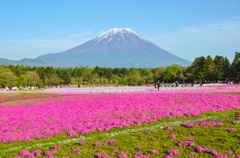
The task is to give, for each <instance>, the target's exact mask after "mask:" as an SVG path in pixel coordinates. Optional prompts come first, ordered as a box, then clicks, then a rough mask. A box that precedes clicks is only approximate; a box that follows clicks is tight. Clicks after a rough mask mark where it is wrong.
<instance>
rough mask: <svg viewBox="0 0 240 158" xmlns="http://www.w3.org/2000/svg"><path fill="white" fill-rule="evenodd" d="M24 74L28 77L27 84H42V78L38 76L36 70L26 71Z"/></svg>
mask: <svg viewBox="0 0 240 158" xmlns="http://www.w3.org/2000/svg"><path fill="white" fill-rule="evenodd" d="M26 76H27V79H28V85H29V86H38V85H42V80H41V79H40V77H39V75H38V73H37V72H36V71H27V72H26Z"/></svg>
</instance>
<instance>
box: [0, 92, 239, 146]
mask: <svg viewBox="0 0 240 158" xmlns="http://www.w3.org/2000/svg"><path fill="white" fill-rule="evenodd" d="M31 101H32V102H31V104H29V102H28V105H27V106H25V105H24V102H23V101H22V102H21V103H20V104H19V105H14V106H11V105H6V104H2V105H1V106H0V114H1V115H0V141H1V142H3V143H8V142H14V141H21V140H22V141H30V140H33V139H42V138H50V137H52V136H54V135H57V134H62V133H63V132H66V133H67V134H68V135H69V136H75V135H79V134H85V133H88V132H94V131H96V130H99V131H105V130H110V129H112V128H122V127H125V126H133V125H137V124H141V123H149V122H153V121H156V120H160V119H162V118H175V117H181V116H187V117H192V116H197V115H199V114H202V113H204V112H215V111H223V110H231V109H238V108H240V96H239V95H230V94H211V93H183V92H182V93H179V92H178V93H167V92H166V93H163V92H161V93H158V92H145V93H99V94H78V95H76V94H75V95H70V94H69V95H67V94H65V95H62V96H58V97H52V98H48V99H43V100H40V101H39V98H37V99H36V101H35V100H34V99H32V100H31Z"/></svg>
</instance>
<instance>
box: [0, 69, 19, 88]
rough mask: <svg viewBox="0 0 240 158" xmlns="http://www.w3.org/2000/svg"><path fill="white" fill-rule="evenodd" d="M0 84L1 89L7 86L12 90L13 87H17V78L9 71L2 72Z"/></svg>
mask: <svg viewBox="0 0 240 158" xmlns="http://www.w3.org/2000/svg"><path fill="white" fill-rule="evenodd" d="M0 83H1V85H2V87H6V86H8V87H9V88H12V87H14V86H17V85H16V83H17V77H16V76H15V75H14V74H13V73H12V71H10V70H9V71H5V72H2V73H1V74H0Z"/></svg>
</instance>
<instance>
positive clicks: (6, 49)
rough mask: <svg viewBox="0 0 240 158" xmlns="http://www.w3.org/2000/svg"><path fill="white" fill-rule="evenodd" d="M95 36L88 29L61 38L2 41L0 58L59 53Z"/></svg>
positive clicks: (0, 43)
mask: <svg viewBox="0 0 240 158" xmlns="http://www.w3.org/2000/svg"><path fill="white" fill-rule="evenodd" d="M55 33H56V32H55ZM59 34H60V31H59ZM95 36H96V35H95V34H93V33H92V32H91V31H86V32H80V33H75V34H70V35H66V36H64V37H61V38H52V39H38V38H36V39H22V40H5V41H0V54H1V56H0V58H6V59H15V60H19V59H22V58H26V57H27V58H36V57H38V56H39V55H42V54H47V53H58V52H62V51H65V50H67V49H70V48H73V47H75V46H78V45H80V44H82V43H84V42H86V41H88V40H90V39H92V38H94V37H95Z"/></svg>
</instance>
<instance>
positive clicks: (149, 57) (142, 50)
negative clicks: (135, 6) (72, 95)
mask: <svg viewBox="0 0 240 158" xmlns="http://www.w3.org/2000/svg"><path fill="white" fill-rule="evenodd" d="M34 60H37V61H38V62H37V63H40V64H42V65H46V64H47V65H51V66H61V67H70V66H71V67H74V66H89V67H95V66H102V67H146V68H154V67H158V66H169V65H172V64H179V65H182V66H187V65H190V64H191V62H189V61H187V60H185V59H182V58H180V57H178V56H176V55H173V54H171V53H169V52H167V51H165V50H163V49H161V48H159V47H158V46H156V45H154V44H153V43H151V42H149V41H147V40H145V39H143V38H142V37H140V36H139V35H138V34H137V33H135V32H134V31H132V30H131V29H129V28H113V29H111V30H109V31H107V32H105V33H103V34H102V35H100V36H97V37H96V38H95V39H92V40H90V41H87V42H86V43H83V44H82V45H79V46H77V47H74V48H72V49H69V50H66V51H64V52H60V53H52V54H46V55H42V56H39V57H37V58H36V59H34ZM40 61H41V62H40ZM35 63H36V62H35ZM43 63H44V64H43Z"/></svg>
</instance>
